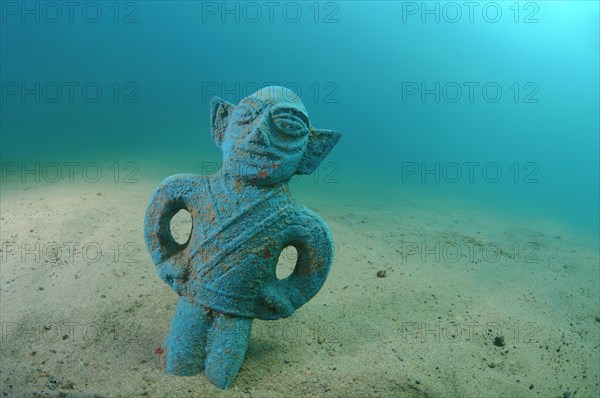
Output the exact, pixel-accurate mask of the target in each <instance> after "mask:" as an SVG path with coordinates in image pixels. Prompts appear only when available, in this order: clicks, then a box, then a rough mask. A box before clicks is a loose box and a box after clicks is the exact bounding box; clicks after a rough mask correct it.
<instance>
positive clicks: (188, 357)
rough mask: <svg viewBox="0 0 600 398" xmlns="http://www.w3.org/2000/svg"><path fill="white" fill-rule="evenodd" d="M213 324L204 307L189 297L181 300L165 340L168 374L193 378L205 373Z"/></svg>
mask: <svg viewBox="0 0 600 398" xmlns="http://www.w3.org/2000/svg"><path fill="white" fill-rule="evenodd" d="M209 324H210V319H209V317H208V313H207V310H206V309H205V308H204V307H202V306H199V305H197V304H195V303H194V302H193V301H192V300H190V299H189V298H187V297H184V296H182V297H180V298H179V302H178V303H177V307H176V308H175V314H174V315H173V320H172V321H171V328H170V330H169V336H168V337H167V339H166V341H165V348H166V350H167V369H166V370H167V373H168V374H171V375H175V376H193V375H196V374H198V373H200V372H202V370H203V369H204V360H205V358H206V352H205V351H206V350H205V341H206V333H207V330H208V327H209Z"/></svg>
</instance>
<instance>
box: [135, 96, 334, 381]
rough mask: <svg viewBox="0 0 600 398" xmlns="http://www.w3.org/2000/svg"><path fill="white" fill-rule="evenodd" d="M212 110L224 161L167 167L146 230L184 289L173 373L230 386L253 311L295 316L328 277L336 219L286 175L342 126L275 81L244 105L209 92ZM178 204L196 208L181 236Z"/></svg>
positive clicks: (160, 267)
mask: <svg viewBox="0 0 600 398" xmlns="http://www.w3.org/2000/svg"><path fill="white" fill-rule="evenodd" d="M210 117H211V130H212V139H213V141H214V143H215V144H216V145H217V146H218V147H219V148H221V150H222V152H223V165H222V168H221V170H220V171H218V172H217V173H215V174H213V175H210V176H201V175H193V174H177V175H173V176H171V177H168V178H166V179H165V180H164V181H163V182H162V183H161V184H160V185H159V186H158V188H157V189H156V191H155V192H154V194H153V195H152V198H151V200H150V203H149V205H148V208H147V211H146V217H145V241H146V245H147V247H148V250H149V252H150V254H151V256H152V260H153V261H154V264H155V265H156V269H157V272H158V275H159V276H160V277H161V279H162V280H163V281H165V282H166V283H167V284H168V285H169V286H170V287H171V288H172V289H173V290H174V291H175V292H177V294H178V295H179V296H180V298H179V302H178V304H177V307H176V309H175V314H174V316H173V320H172V322H171V327H170V331H169V335H168V337H167V339H166V340H165V351H166V370H167V373H169V374H173V375H179V376H189V375H195V374H198V373H199V372H201V371H204V373H205V375H206V376H207V377H208V379H209V380H210V381H211V382H212V383H213V384H215V385H217V386H218V387H220V388H223V389H225V388H228V387H229V386H230V385H231V383H232V381H233V380H234V378H235V376H236V375H237V373H238V371H239V369H240V367H241V365H242V362H243V360H244V355H245V353H246V350H247V348H248V344H249V340H250V329H251V326H252V321H253V319H254V318H259V319H279V318H283V317H288V316H290V315H292V313H293V312H294V311H295V310H296V309H297V308H299V307H300V306H302V305H303V304H304V303H306V302H307V301H308V300H310V299H311V298H312V297H313V296H314V295H315V294H316V293H317V292H318V291H319V289H320V288H321V286H323V283H324V282H325V279H326V277H327V273H328V272H329V268H330V266H331V260H332V256H333V242H332V239H331V235H330V232H329V228H328V227H327V225H326V224H325V223H324V222H323V220H322V219H321V218H320V217H319V216H318V215H317V214H315V213H314V212H312V211H311V210H309V209H308V208H306V207H304V206H302V205H300V204H298V203H296V202H295V201H294V200H293V199H292V198H291V196H290V191H289V188H288V182H289V180H290V179H291V178H292V177H293V176H294V175H295V174H310V173H312V172H313V171H314V170H315V169H316V168H317V166H318V165H319V163H320V162H321V161H322V160H323V158H324V157H325V156H326V155H327V154H328V153H329V151H331V149H332V148H333V146H334V145H335V144H336V143H337V142H338V140H339V139H340V134H339V133H338V132H335V131H331V130H320V129H316V128H313V127H312V126H311V125H310V121H309V119H308V114H307V112H306V109H305V107H304V105H303V104H302V102H301V101H300V99H299V98H298V97H297V96H296V95H295V94H294V93H293V92H292V91H291V90H288V89H286V88H283V87H276V86H273V87H266V88H263V89H261V90H259V91H257V92H256V93H254V94H252V95H250V96H248V97H246V98H244V99H243V100H242V101H241V102H240V103H239V104H238V105H237V106H235V105H233V104H230V103H228V102H226V101H224V100H222V99H220V98H213V100H212V102H211V105H210ZM181 209H185V210H187V211H189V212H190V214H191V217H192V231H191V234H190V237H189V239H188V240H187V242H185V243H183V244H180V243H178V242H176V241H175V240H174V239H173V236H172V235H171V231H170V220H171V218H172V217H173V216H174V215H175V214H176V213H177V212H178V211H179V210H181ZM287 246H294V247H295V248H296V250H297V253H298V259H297V262H296V266H295V268H294V271H293V272H292V273H291V274H290V275H289V276H288V277H287V278H285V279H282V280H280V279H278V278H277V276H276V273H275V268H276V265H277V260H278V257H279V254H280V253H281V251H282V250H283V249H284V248H286V247H287Z"/></svg>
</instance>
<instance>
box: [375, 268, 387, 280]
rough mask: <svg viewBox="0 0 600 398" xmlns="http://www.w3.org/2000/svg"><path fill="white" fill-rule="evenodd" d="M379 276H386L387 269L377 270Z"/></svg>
mask: <svg viewBox="0 0 600 398" xmlns="http://www.w3.org/2000/svg"><path fill="white" fill-rule="evenodd" d="M377 277H378V278H385V277H386V271H385V270H381V271H377Z"/></svg>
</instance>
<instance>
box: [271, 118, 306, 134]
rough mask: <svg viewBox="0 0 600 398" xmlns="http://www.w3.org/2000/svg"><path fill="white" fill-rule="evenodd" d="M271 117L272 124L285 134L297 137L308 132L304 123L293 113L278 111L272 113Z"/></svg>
mask: <svg viewBox="0 0 600 398" xmlns="http://www.w3.org/2000/svg"><path fill="white" fill-rule="evenodd" d="M272 118H273V124H275V126H276V127H277V129H278V130H279V131H281V132H282V133H283V134H285V135H288V136H290V137H295V138H299V137H302V136H304V135H306V134H307V133H308V126H307V125H306V123H305V122H304V121H303V120H302V119H301V118H299V117H298V116H296V115H294V114H290V113H280V114H275V115H273V116H272Z"/></svg>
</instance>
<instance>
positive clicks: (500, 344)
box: [494, 336, 506, 347]
mask: <svg viewBox="0 0 600 398" xmlns="http://www.w3.org/2000/svg"><path fill="white" fill-rule="evenodd" d="M494 345H495V346H496V347H504V346H505V345H506V342H505V341H504V336H496V337H494Z"/></svg>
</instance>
